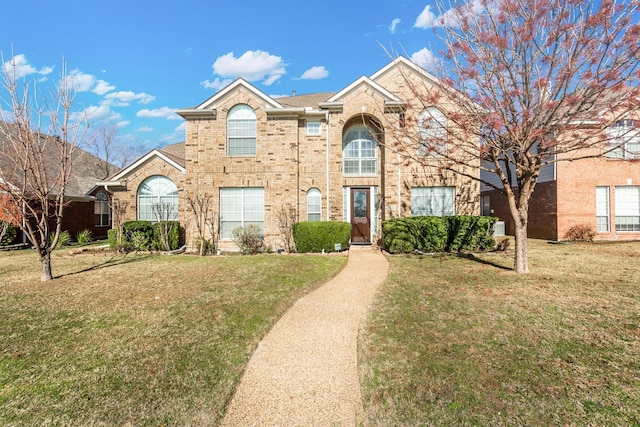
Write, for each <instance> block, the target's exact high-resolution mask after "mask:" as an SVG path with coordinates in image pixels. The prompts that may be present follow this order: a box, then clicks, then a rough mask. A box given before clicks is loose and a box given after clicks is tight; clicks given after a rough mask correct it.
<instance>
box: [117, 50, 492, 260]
mask: <svg viewBox="0 0 640 427" xmlns="http://www.w3.org/2000/svg"><path fill="white" fill-rule="evenodd" d="M401 68H402V69H401ZM425 75H426V73H425V72H424V71H423V70H419V69H417V67H416V66H415V65H413V64H412V63H409V62H408V61H407V60H405V59H404V58H402V59H400V60H398V61H395V62H394V63H392V64H389V65H388V66H387V67H385V68H383V69H382V70H381V71H379V72H378V73H376V74H374V75H373V76H372V78H371V79H368V78H362V79H360V80H358V81H356V82H354V83H353V84H351V85H349V86H347V87H346V88H345V89H343V90H342V91H340V92H338V93H336V94H328V95H327V96H326V97H325V98H324V99H321V100H320V102H316V103H309V105H302V106H299V105H293V104H295V103H296V102H298V103H300V102H302V101H301V100H302V99H306V98H304V97H301V98H300V99H295V97H290V98H287V99H286V100H285V99H278V98H270V97H269V96H268V95H266V94H264V93H262V92H261V91H259V90H258V89H256V88H255V87H253V86H252V85H250V84H249V83H247V82H245V81H243V80H237V81H236V82H234V83H232V84H231V85H230V86H228V87H227V88H225V89H223V90H221V91H220V92H218V93H217V94H215V95H214V96H213V97H212V98H210V99H209V100H207V101H205V102H203V103H202V104H200V105H199V106H197V107H196V108H194V109H186V110H180V111H179V112H178V113H179V114H180V115H181V116H183V117H184V118H185V119H186V134H185V143H184V172H181V171H180V168H179V167H177V166H176V165H175V164H174V165H171V164H169V163H167V162H166V159H163V158H161V156H151V157H149V159H148V161H147V162H146V163H144V164H140V165H139V166H138V167H137V168H135V169H132V170H126V171H124V172H123V173H121V174H119V176H118V178H120V179H121V180H120V181H119V182H118V183H117V185H116V184H114V189H116V191H115V192H114V197H116V198H117V199H118V200H121V201H126V202H127V204H128V206H129V209H128V213H127V215H128V218H127V219H134V218H135V212H136V210H135V203H136V202H135V201H136V192H137V188H138V186H139V185H140V183H141V182H142V180H144V179H145V178H146V177H148V176H150V175H154V174H160V175H165V176H167V177H169V178H171V179H172V180H173V181H174V182H175V183H176V185H177V186H178V189H179V192H180V199H179V204H180V221H181V223H182V224H183V225H184V226H186V240H187V245H188V246H190V247H193V242H194V239H195V236H196V231H195V225H194V221H193V212H191V210H190V209H189V208H188V207H187V200H188V199H189V198H194V197H196V196H203V195H208V196H210V197H211V202H212V206H213V207H214V211H215V213H217V214H219V209H220V191H221V189H223V188H251V187H259V188H263V189H264V236H265V241H266V242H267V243H268V244H269V245H271V247H273V248H276V247H282V246H283V242H282V239H281V235H280V230H279V220H278V213H279V212H280V211H281V210H282V209H283V208H287V209H291V210H292V211H293V212H294V215H295V220H296V221H305V220H306V219H307V193H308V191H309V190H310V189H318V190H319V191H320V193H321V201H322V205H321V206H322V210H321V218H322V220H333V221H342V220H343V219H347V220H348V221H349V220H350V218H345V217H346V214H347V213H348V211H349V209H351V208H350V207H349V206H347V205H349V203H350V202H349V201H347V203H346V204H345V202H344V201H345V195H346V194H348V191H349V189H356V188H357V189H363V190H366V191H369V192H370V197H371V200H370V205H371V206H372V207H373V208H372V209H371V213H372V217H371V218H370V220H371V222H372V224H371V231H370V235H369V236H367V238H366V241H370V242H375V241H376V240H377V238H378V237H379V223H380V221H382V220H384V219H386V218H391V217H397V216H408V215H410V213H411V206H410V205H411V188H412V187H416V186H450V187H455V211H456V213H457V214H479V210H480V207H479V184H478V183H477V182H475V181H473V180H471V179H468V178H463V177H461V176H457V175H454V174H442V173H440V172H438V171H437V169H436V168H435V167H434V168H432V169H433V171H431V172H425V168H424V167H423V166H421V165H419V164H416V163H415V162H411V161H408V160H407V159H406V158H404V157H403V156H401V155H400V154H397V153H396V152H394V151H393V149H392V148H391V147H390V146H388V145H387V144H385V142H386V140H387V139H388V132H393V131H394V126H397V125H398V120H399V112H398V109H394V108H389V107H388V105H390V104H393V105H395V104H394V103H399V100H402V102H404V103H409V102H410V99H411V96H412V94H411V92H410V91H409V89H408V86H407V85H406V81H405V78H406V77H407V76H409V78H412V79H421V81H422V84H423V85H425V84H427V85H432V84H434V83H433V82H434V80H425ZM285 101H286V102H285ZM305 102H306V101H305ZM286 103H290V104H289V105H287V104H286ZM237 105H248V106H249V107H251V109H253V111H254V112H255V115H256V126H257V127H256V131H257V134H256V154H255V155H251V156H232V155H228V151H227V150H228V147H227V120H228V114H229V112H230V111H231V109H232V108H233V107H234V106H237ZM309 121H313V122H320V123H321V125H320V130H321V132H320V134H319V135H307V122H309ZM353 125H364V126H367V127H368V128H369V129H370V130H371V131H372V133H374V134H375V135H376V140H377V143H378V144H377V149H376V151H377V153H376V155H377V167H376V172H375V173H371V174H355V175H354V174H351V175H350V174H345V173H344V171H343V167H344V159H343V137H344V135H345V132H347V131H348V129H349V128H350V127H351V126H353ZM469 168H470V169H469V170H470V171H475V170H477V165H475V164H473V163H472V164H470V165H469ZM124 181H126V184H125V183H124ZM118 186H119V187H118ZM376 220H377V223H376ZM376 225H377V227H376ZM220 246H221V247H222V248H223V249H230V248H231V247H232V246H233V245H232V242H230V241H229V240H223V241H221V242H220Z"/></svg>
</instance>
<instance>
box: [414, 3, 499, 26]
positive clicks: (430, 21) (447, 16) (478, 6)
mask: <svg viewBox="0 0 640 427" xmlns="http://www.w3.org/2000/svg"><path fill="white" fill-rule="evenodd" d="M464 7H466V12H465V13H466V14H469V15H471V16H473V15H480V14H482V13H484V12H485V11H487V10H496V8H497V6H496V5H495V4H494V3H493V2H492V1H491V0H488V1H486V0H472V1H471V3H468V4H466V5H465V6H464ZM458 13H459V12H458V11H457V10H456V9H455V8H451V9H447V10H446V11H444V13H442V14H441V15H439V16H436V14H435V13H433V12H432V11H431V6H430V5H427V6H425V8H424V10H423V11H422V13H420V15H419V16H418V18H417V19H416V23H415V24H414V27H417V28H434V27H458V26H459V24H460V23H459V19H458Z"/></svg>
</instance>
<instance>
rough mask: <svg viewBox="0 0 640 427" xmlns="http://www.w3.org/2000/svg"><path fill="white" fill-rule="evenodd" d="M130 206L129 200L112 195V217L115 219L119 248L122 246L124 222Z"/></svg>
mask: <svg viewBox="0 0 640 427" xmlns="http://www.w3.org/2000/svg"><path fill="white" fill-rule="evenodd" d="M128 206H129V203H128V202H124V201H122V200H117V199H115V198H114V197H113V196H111V218H112V221H113V228H114V229H115V230H116V247H117V248H118V249H120V248H122V234H123V230H122V224H123V223H124V219H125V215H126V213H127V207H128Z"/></svg>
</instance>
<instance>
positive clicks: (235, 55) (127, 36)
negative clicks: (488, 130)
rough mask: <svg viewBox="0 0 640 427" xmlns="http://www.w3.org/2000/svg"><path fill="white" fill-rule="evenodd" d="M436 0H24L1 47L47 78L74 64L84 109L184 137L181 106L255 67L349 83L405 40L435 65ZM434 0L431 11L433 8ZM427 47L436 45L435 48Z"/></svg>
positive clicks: (276, 87) (321, 87) (283, 84)
mask: <svg viewBox="0 0 640 427" xmlns="http://www.w3.org/2000/svg"><path fill="white" fill-rule="evenodd" d="M433 8H434V6H433V2H432V1H431V0H373V1H349V0H342V1H338V0H325V1H324V2H306V1H301V0H281V1H278V0H275V1H272V2H264V1H247V0H245V1H235V2H233V1H231V2H229V1H217V0H208V1H200V0H181V1H158V0H155V1H149V0H128V1H122V0H109V1H87V0H83V1H78V0H57V1H52V0H23V1H21V2H17V1H10V2H7V4H5V5H3V7H2V15H3V19H2V23H1V24H0V51H1V52H2V55H3V62H4V64H3V65H4V66H6V63H8V62H10V61H13V63H15V64H16V66H17V67H18V70H19V72H20V74H21V75H24V76H25V78H27V79H30V78H34V79H37V80H39V81H40V82H41V85H46V84H49V83H53V82H55V81H56V80H57V79H59V77H60V70H61V64H62V62H63V59H64V61H65V62H66V64H67V69H68V73H69V74H72V75H73V77H74V84H75V87H76V90H77V93H78V97H77V99H76V102H75V104H74V110H75V111H76V112H78V113H80V112H87V113H90V116H91V118H92V123H93V124H94V125H97V126H99V125H100V124H102V123H105V122H111V123H114V124H117V125H118V126H119V138H120V140H121V142H123V143H126V144H131V145H135V146H143V147H144V148H146V149H150V148H154V147H160V146H164V145H167V144H171V143H174V142H179V141H182V140H184V121H183V120H182V119H181V118H180V117H179V116H177V115H175V114H174V113H173V111H175V110H176V109H180V108H190V107H194V106H196V105H198V104H199V103H201V102H202V101H204V100H206V99H207V98H209V97H210V96H211V95H213V94H214V93H215V92H216V91H217V90H219V89H220V88H222V87H223V86H224V85H225V84H227V83H228V82H230V81H233V80H234V79H235V78H237V77H244V78H245V79H247V80H249V81H250V82H252V83H253V84H255V85H256V87H258V88H259V89H261V90H262V91H264V92H265V93H267V94H268V95H272V96H278V95H290V94H291V93H292V91H295V92H296V93H297V94H305V93H312V92H325V91H338V90H340V89H342V88H344V87H345V86H347V85H348V84H350V83H351V82H352V81H354V80H356V79H357V78H359V77H360V76H362V75H370V74H372V73H374V72H375V71H377V70H378V69H379V68H381V67H383V66H384V65H386V64H387V63H388V62H389V60H390V58H389V56H388V54H387V53H386V52H385V48H387V49H389V48H391V49H395V50H396V51H398V52H399V53H402V54H404V55H406V56H408V57H412V56H413V58H414V60H416V61H417V62H419V63H422V65H424V66H426V67H427V68H428V67H429V65H428V61H429V60H430V58H429V56H430V54H429V52H431V51H436V52H437V50H438V39H437V37H436V35H435V34H434V32H433V30H432V29H431V28H430V27H432V26H433V25H434V22H437V18H436V17H435V15H434V14H433V13H432V12H431V10H432V9H433ZM430 9H431V10H430ZM425 49H427V50H425Z"/></svg>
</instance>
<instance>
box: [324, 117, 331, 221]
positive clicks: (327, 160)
mask: <svg viewBox="0 0 640 427" xmlns="http://www.w3.org/2000/svg"><path fill="white" fill-rule="evenodd" d="M324 114H325V117H326V119H325V120H326V123H327V154H326V156H327V158H326V167H327V191H326V194H327V218H326V220H327V221H330V220H331V218H330V215H331V197H330V196H331V189H330V187H329V185H330V174H329V150H330V147H331V144H330V143H329V111H328V110H327V111H325V113H324Z"/></svg>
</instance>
